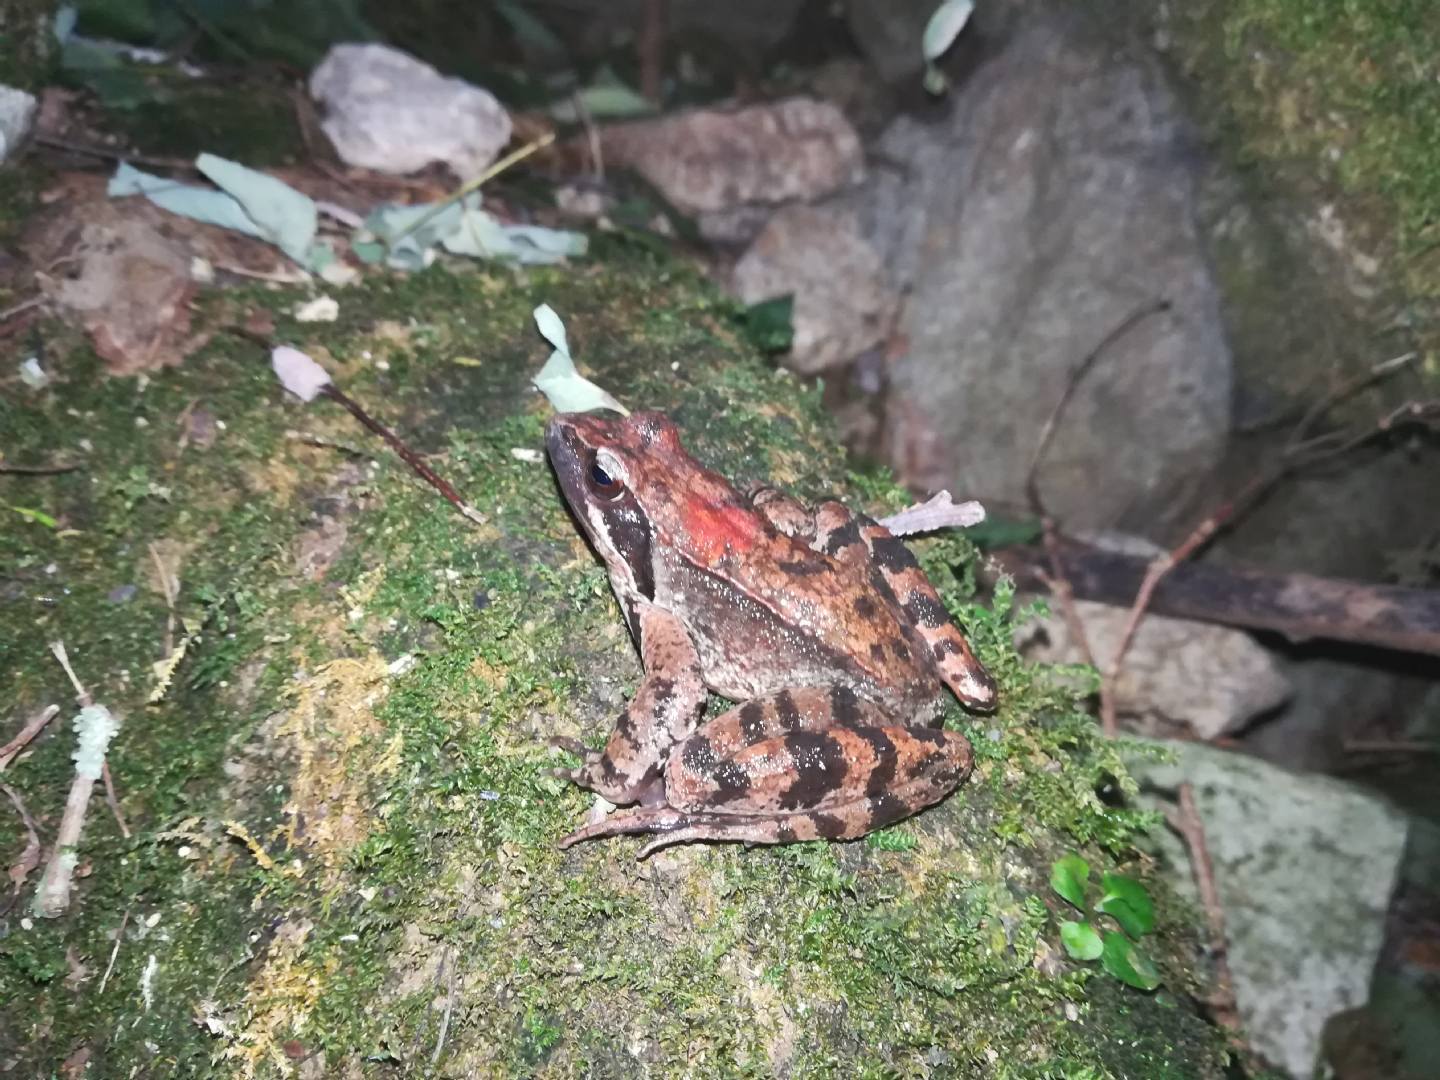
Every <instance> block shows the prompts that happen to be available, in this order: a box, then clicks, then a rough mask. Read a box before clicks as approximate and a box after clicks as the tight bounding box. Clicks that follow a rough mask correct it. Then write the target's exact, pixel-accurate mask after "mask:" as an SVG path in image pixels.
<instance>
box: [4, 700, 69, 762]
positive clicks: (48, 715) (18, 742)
mask: <svg viewBox="0 0 1440 1080" xmlns="http://www.w3.org/2000/svg"><path fill="white" fill-rule="evenodd" d="M59 711H60V706H59V705H46V706H45V708H43V709H41V710H40V711H39V712H37V713H36V714H35V715H34V716H32V717H30V719H29V720H27V721H25V726H24V727H23V728H21V729H20V734H19V735H16V736H15V738H13V739H11V740H10V741H9V742H8V743H6V744H5V745H4V746H0V772H4V771H5V768H6V766H8V765H9V764H10V762H11V761H13V760H15V758H16V756H17V755H18V754H19V753H20V751H22V750H24V749H25V747H27V746H29V745H30V740H31V739H33V738H35V736H36V735H39V734H40V732H41V731H43V730H44V728H45V725H46V724H48V723H49V722H50V721H51V720H52V719H53V718H54V717H55V714H56V713H58V712H59Z"/></svg>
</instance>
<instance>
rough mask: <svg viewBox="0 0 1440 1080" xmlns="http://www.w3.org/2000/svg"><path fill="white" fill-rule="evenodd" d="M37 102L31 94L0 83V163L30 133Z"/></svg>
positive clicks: (9, 155)
mask: <svg viewBox="0 0 1440 1080" xmlns="http://www.w3.org/2000/svg"><path fill="white" fill-rule="evenodd" d="M39 104H40V103H39V102H38V101H36V100H35V96H34V95H33V94H27V93H26V92H25V91H24V90H17V89H15V88H14V87H13V86H4V85H0V165H3V164H4V163H5V162H7V161H9V160H10V157H11V155H13V154H14V153H15V151H16V150H17V149H18V148H19V146H20V144H21V143H22V142H23V141H24V140H25V136H27V135H29V134H30V125H31V124H33V123H34V122H35V110H36V109H37V108H39Z"/></svg>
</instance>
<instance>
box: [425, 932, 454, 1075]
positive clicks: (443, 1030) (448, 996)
mask: <svg viewBox="0 0 1440 1080" xmlns="http://www.w3.org/2000/svg"><path fill="white" fill-rule="evenodd" d="M449 960H450V981H449V986H448V987H447V989H446V991H445V1013H444V1015H443V1016H441V1017H440V1036H439V1038H437V1039H436V1040H435V1052H434V1053H433V1054H431V1055H430V1068H431V1069H432V1070H433V1069H434V1068H435V1066H436V1065H438V1064H439V1063H440V1054H441V1052H442V1051H443V1050H444V1049H445V1036H446V1034H447V1033H448V1032H449V1031H450V1014H451V1013H453V1012H454V1011H455V973H456V972H457V971H458V970H459V969H460V958H459V956H457V955H456V953H455V950H454V949H453V948H452V949H451V950H450V953H449Z"/></svg>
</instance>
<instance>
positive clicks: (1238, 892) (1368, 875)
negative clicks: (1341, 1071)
mask: <svg viewBox="0 0 1440 1080" xmlns="http://www.w3.org/2000/svg"><path fill="white" fill-rule="evenodd" d="M1162 745H1163V746H1165V747H1166V748H1167V749H1169V750H1172V751H1173V752H1174V753H1175V754H1176V756H1177V758H1178V761H1177V763H1176V764H1174V765H1157V764H1155V763H1154V762H1138V763H1132V764H1131V770H1132V772H1133V773H1135V774H1136V775H1137V777H1138V778H1139V779H1140V780H1141V782H1142V785H1143V786H1144V788H1145V789H1146V790H1147V792H1167V793H1168V792H1170V791H1172V790H1173V789H1174V788H1175V787H1177V786H1178V784H1179V783H1180V782H1181V781H1182V780H1188V781H1189V782H1190V783H1191V784H1192V786H1193V788H1194V791H1195V802H1196V808H1197V810H1198V811H1199V814H1200V818H1201V821H1202V822H1203V823H1204V826H1205V840H1206V846H1207V847H1208V848H1209V851H1210V856H1211V858H1212V860H1213V862H1214V868H1215V886H1216V890H1217V891H1218V893H1219V895H1220V903H1221V906H1222V907H1223V908H1224V913H1225V928H1226V934H1227V937H1228V939H1229V956H1230V972H1231V976H1232V980H1233V983H1234V988H1235V997H1236V1002H1237V1004H1238V1006H1239V1009H1240V1014H1241V1019H1242V1021H1243V1023H1244V1025H1245V1030H1246V1032H1247V1034H1248V1036H1249V1038H1250V1042H1251V1045H1253V1046H1254V1048H1255V1049H1256V1050H1257V1051H1259V1052H1260V1053H1261V1054H1263V1055H1265V1057H1267V1058H1268V1059H1269V1060H1271V1061H1273V1062H1275V1063H1276V1064H1278V1065H1280V1066H1281V1067H1283V1068H1284V1069H1285V1070H1286V1071H1287V1072H1289V1073H1290V1074H1291V1075H1293V1076H1296V1077H1309V1076H1311V1075H1312V1074H1313V1072H1314V1069H1315V1064H1316V1060H1317V1058H1318V1056H1319V1051H1320V1035H1321V1029H1322V1028H1323V1026H1324V1024H1325V1021H1326V1019H1328V1018H1329V1017H1330V1016H1331V1015H1333V1014H1334V1013H1337V1012H1340V1011H1342V1010H1345V1009H1351V1008H1354V1007H1355V1006H1358V1005H1362V1004H1364V1003H1365V1001H1366V1000H1367V999H1368V998H1369V995H1370V973H1371V971H1372V969H1373V968H1374V966H1375V961H1376V958H1377V957H1378V956H1379V953H1380V947H1381V944H1382V942H1383V939H1384V933H1385V916H1386V911H1387V909H1388V907H1389V903H1390V894H1391V892H1392V890H1393V889H1394V886H1395V880H1396V874H1397V872H1398V868H1399V865H1400V857H1401V855H1402V854H1403V852H1404V849H1405V839H1406V834H1407V832H1408V824H1407V822H1406V819H1405V817H1404V816H1403V815H1402V814H1401V813H1400V812H1399V811H1397V810H1396V809H1395V808H1393V807H1392V806H1391V805H1390V804H1389V803H1387V802H1385V801H1384V800H1382V799H1380V798H1378V797H1376V796H1374V795H1371V794H1369V793H1368V792H1366V791H1363V790H1362V789H1360V788H1358V787H1356V786H1354V785H1352V784H1347V783H1343V782H1342V781H1339V780H1334V779H1332V778H1330V777H1325V776H1315V775H1310V776H1299V775H1296V774H1294V773H1290V772H1287V771H1285V770H1284V769H1280V768H1277V767H1275V766H1274V765H1270V764H1268V763H1266V762H1264V761H1261V760H1259V759H1258V758H1252V757H1249V756H1246V755H1244V754H1235V753H1230V752H1228V751H1224V750H1220V749H1217V748H1215V747H1212V746H1206V745H1204V744H1201V743H1174V742H1167V743H1163V744H1162ZM1157 802H1158V800H1157V799H1156V798H1155V796H1154V794H1148V795H1147V799H1146V803H1147V805H1148V806H1149V807H1151V808H1154V807H1155V806H1156V805H1157ZM1154 839H1155V840H1156V841H1157V843H1158V844H1159V845H1160V847H1161V849H1162V864H1163V865H1164V866H1165V867H1166V871H1167V873H1168V874H1169V875H1170V876H1171V878H1172V879H1173V880H1172V884H1173V885H1174V886H1175V888H1176V889H1177V890H1178V891H1179V892H1181V893H1182V894H1183V895H1185V896H1188V897H1190V898H1192V899H1193V898H1194V896H1195V887H1194V880H1193V874H1192V871H1191V869H1190V863H1189V858H1188V855H1187V854H1186V852H1185V850H1184V849H1183V847H1182V846H1181V844H1180V841H1179V840H1178V839H1177V838H1176V837H1175V836H1174V835H1173V834H1172V833H1170V832H1169V831H1168V830H1165V829H1158V830H1156V833H1155V834H1154Z"/></svg>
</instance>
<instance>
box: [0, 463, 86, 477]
mask: <svg viewBox="0 0 1440 1080" xmlns="http://www.w3.org/2000/svg"><path fill="white" fill-rule="evenodd" d="M84 467H85V466H84V465H10V464H7V463H5V462H3V461H0V473H14V474H15V475H17V476H56V475H58V474H59V473H68V472H76V471H77V470H79V469H83V468H84Z"/></svg>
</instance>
